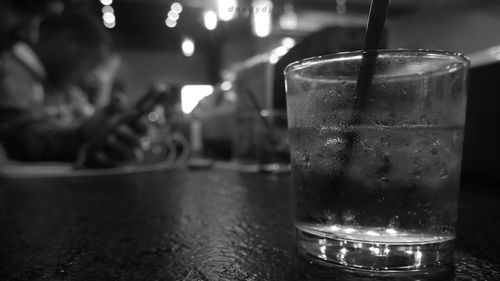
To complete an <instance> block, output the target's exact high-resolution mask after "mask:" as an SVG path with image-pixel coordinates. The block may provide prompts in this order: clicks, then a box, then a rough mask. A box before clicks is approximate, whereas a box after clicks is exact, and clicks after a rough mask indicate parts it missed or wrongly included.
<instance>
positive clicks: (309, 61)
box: [283, 48, 470, 76]
mask: <svg viewBox="0 0 500 281" xmlns="http://www.w3.org/2000/svg"><path fill="white" fill-rule="evenodd" d="M364 53H368V54H370V53H372V54H377V55H380V54H398V53H400V54H402V53H410V54H412V53H413V54H421V55H423V56H426V55H438V56H442V57H444V58H449V59H455V60H456V61H457V62H460V63H463V64H464V65H465V66H469V65H470V59H469V58H468V57H467V56H465V55H464V54H462V53H459V52H453V51H445V50H434V49H404V48H401V49H377V50H370V51H363V50H355V51H347V52H338V53H333V54H328V55H321V56H314V57H308V58H304V59H300V60H297V61H294V62H292V63H290V64H288V65H287V66H286V67H285V69H284V70H283V73H284V74H285V76H286V74H287V73H289V72H292V71H294V70H296V69H298V68H300V67H307V66H311V65H314V64H317V63H321V62H325V61H328V60H335V59H337V58H342V57H355V56H361V55H363V54H364Z"/></svg>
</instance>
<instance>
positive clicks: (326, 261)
mask: <svg viewBox="0 0 500 281" xmlns="http://www.w3.org/2000/svg"><path fill="white" fill-rule="evenodd" d="M296 233H297V236H296V237H297V245H298V250H299V252H300V253H301V254H302V255H304V256H305V257H306V258H308V259H310V260H312V261H314V262H317V263H320V264H323V265H328V266H337V267H340V268H344V269H349V270H355V271H368V272H373V271H377V272H387V273H390V272H411V271H416V272H418V271H433V270H441V269H443V268H448V267H451V266H453V250H454V242H453V240H452V239H450V240H444V241H438V242H425V243H397V242H396V243H395V242H389V243H382V242H369V241H359V240H357V241H355V240H344V239H338V238H332V237H325V236H320V235H317V234H312V233H308V232H305V231H303V230H300V229H298V228H296Z"/></svg>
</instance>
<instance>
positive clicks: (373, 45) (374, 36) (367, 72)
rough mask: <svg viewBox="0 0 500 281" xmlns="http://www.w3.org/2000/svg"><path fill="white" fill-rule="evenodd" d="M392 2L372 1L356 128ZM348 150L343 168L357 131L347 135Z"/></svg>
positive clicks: (353, 124)
mask: <svg viewBox="0 0 500 281" xmlns="http://www.w3.org/2000/svg"><path fill="white" fill-rule="evenodd" d="M389 3H390V0H372V3H371V7H370V15H369V18H368V24H367V26H366V34H365V44H364V48H363V53H362V58H361V66H360V69H359V73H358V78H357V81H356V101H355V108H354V109H355V113H354V114H355V115H354V117H353V119H352V121H351V124H349V125H351V126H356V125H359V124H360V123H361V117H362V115H363V112H364V111H365V107H366V103H367V101H368V92H369V89H370V85H371V83H372V79H373V74H374V71H375V62H376V60H377V55H378V53H377V49H378V48H380V42H381V39H382V33H383V31H384V25H385V19H386V17H387V12H388V9H389ZM345 137H346V139H347V142H346V149H345V150H344V157H342V158H343V161H342V162H343V163H342V165H343V167H344V168H347V166H348V165H349V164H350V162H351V158H352V150H353V146H354V143H355V142H356V139H357V138H358V135H357V133H356V132H355V131H351V132H349V133H347V134H346V136H345Z"/></svg>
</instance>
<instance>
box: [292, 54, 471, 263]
mask: <svg viewBox="0 0 500 281" xmlns="http://www.w3.org/2000/svg"><path fill="white" fill-rule="evenodd" d="M360 61H361V53H344V54H337V55H333V56H329V57H322V58H313V59H308V60H305V61H302V62H298V63H295V64H292V65H290V66H289V67H288V68H287V69H286V71H285V73H286V79H287V106H288V119H289V121H288V122H289V129H290V130H289V132H290V146H291V160H292V177H293V186H294V188H295V227H296V233H297V244H298V249H299V251H300V252H301V253H302V254H304V255H306V256H307V257H309V258H311V259H313V260H315V261H318V262H321V263H324V264H328V265H337V266H342V267H345V268H352V269H359V270H378V271H409V270H410V271H420V270H424V269H429V268H433V267H436V266H441V265H448V264H451V263H452V256H453V239H454V238H455V223H456V219H457V202H458V190H459V184H460V167H461V155H462V142H463V126H464V122H465V104H466V94H465V89H466V87H465V85H466V75H467V69H468V61H467V60H466V59H465V58H464V57H462V56H460V55H456V54H451V53H444V52H428V51H381V52H380V53H379V54H378V57H377V60H376V64H375V71H374V76H373V80H372V83H371V87H370V88H369V91H368V93H367V95H368V96H367V97H366V100H367V102H366V105H364V106H363V107H362V108H360V107H359V106H358V104H357V102H358V99H359V97H357V94H359V93H357V92H356V78H357V73H358V70H359V67H360Z"/></svg>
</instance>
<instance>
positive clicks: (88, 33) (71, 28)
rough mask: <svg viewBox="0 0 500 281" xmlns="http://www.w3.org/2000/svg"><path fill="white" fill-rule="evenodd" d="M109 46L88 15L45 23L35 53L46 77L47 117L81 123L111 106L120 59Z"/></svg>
mask: <svg viewBox="0 0 500 281" xmlns="http://www.w3.org/2000/svg"><path fill="white" fill-rule="evenodd" d="M109 46H110V39H109V37H108V36H107V34H106V32H105V30H104V28H103V27H102V25H101V24H100V22H98V21H97V19H96V18H95V17H93V16H92V15H91V14H90V13H88V12H85V11H77V12H67V13H63V14H62V15H60V16H56V17H52V18H50V19H48V20H46V21H44V22H43V23H42V25H41V29H40V39H39V41H38V43H37V44H36V45H35V46H34V50H35V52H36V53H37V55H38V57H39V58H40V61H41V63H42V64H43V66H44V68H45V71H46V74H47V83H46V89H45V94H46V101H45V105H46V109H47V111H48V114H50V115H53V116H54V117H55V118H57V119H59V120H60V121H61V122H66V123H73V122H80V121H82V120H84V119H86V118H88V117H90V116H91V115H93V113H94V111H95V109H96V108H104V107H105V106H107V105H108V104H109V103H110V100H111V92H112V86H113V82H114V78H115V75H116V72H117V71H118V68H119V66H120V59H119V57H118V56H117V55H111V52H110V47H109ZM87 84H92V85H93V90H92V91H88V90H87V89H88V88H87V87H86V85H87ZM86 90H87V91H86Z"/></svg>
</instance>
